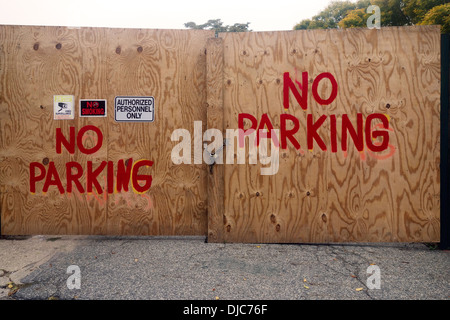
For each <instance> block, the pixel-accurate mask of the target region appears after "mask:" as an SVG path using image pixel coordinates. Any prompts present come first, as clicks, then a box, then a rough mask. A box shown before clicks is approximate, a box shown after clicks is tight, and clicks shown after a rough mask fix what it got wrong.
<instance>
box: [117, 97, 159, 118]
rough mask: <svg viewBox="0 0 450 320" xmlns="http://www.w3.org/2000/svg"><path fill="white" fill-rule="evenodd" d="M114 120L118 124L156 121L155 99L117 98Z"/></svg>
mask: <svg viewBox="0 0 450 320" xmlns="http://www.w3.org/2000/svg"><path fill="white" fill-rule="evenodd" d="M114 119H115V120H116V121H118V122H153V121H155V98H154V97H134V96H117V97H116V98H115V100H114Z"/></svg>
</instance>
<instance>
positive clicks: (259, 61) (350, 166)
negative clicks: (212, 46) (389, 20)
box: [220, 27, 440, 242]
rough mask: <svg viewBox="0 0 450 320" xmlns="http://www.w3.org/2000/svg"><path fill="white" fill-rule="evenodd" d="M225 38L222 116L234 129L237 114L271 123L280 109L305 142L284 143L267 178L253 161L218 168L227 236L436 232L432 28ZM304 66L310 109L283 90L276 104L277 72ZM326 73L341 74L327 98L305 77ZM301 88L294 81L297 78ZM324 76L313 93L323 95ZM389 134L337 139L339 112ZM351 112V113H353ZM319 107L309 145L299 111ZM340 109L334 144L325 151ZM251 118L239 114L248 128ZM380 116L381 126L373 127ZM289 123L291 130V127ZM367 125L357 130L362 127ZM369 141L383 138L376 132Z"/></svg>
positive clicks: (290, 238)
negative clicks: (359, 140) (385, 139)
mask: <svg viewBox="0 0 450 320" xmlns="http://www.w3.org/2000/svg"><path fill="white" fill-rule="evenodd" d="M220 36H221V37H223V39H224V119H225V127H226V128H234V129H236V128H238V115H239V114H240V113H248V114H251V115H253V116H254V117H255V118H257V119H258V121H260V119H261V117H262V115H263V114H265V113H267V115H268V118H269V119H270V120H271V122H272V124H273V126H274V128H275V129H280V121H281V120H280V114H282V113H287V114H290V115H293V116H294V117H295V118H297V119H298V121H299V124H300V128H299V130H298V132H297V133H296V134H295V137H296V139H297V140H298V142H299V143H300V146H301V148H300V149H296V148H294V147H293V146H292V145H289V143H288V145H289V147H288V148H287V149H280V158H279V160H280V166H279V170H278V172H277V173H276V174H275V175H272V176H263V175H261V174H260V168H261V166H262V165H261V164H260V163H259V162H258V164H248V158H247V160H246V161H247V162H246V164H245V165H242V164H241V165H237V164H235V165H230V164H227V165H226V166H225V178H224V179H225V191H224V192H225V194H224V201H225V222H224V230H225V234H224V237H225V240H226V241H245V242H348V241H377V242H378V241H438V240H439V213H440V209H439V184H440V181H439V166H438V164H439V126H440V123H439V110H440V105H439V103H440V102H439V99H440V98H439V97H440V92H439V79H440V69H439V65H440V56H439V55H440V45H439V39H440V34H439V30H438V28H436V27H403V28H382V29H381V30H376V29H372V30H369V29H346V30H314V31H292V32H264V33H242V34H221V35H220ZM304 71H307V72H308V80H309V92H308V107H307V109H306V110H303V109H302V108H301V107H300V105H299V104H298V103H297V101H296V99H295V98H294V97H293V95H292V93H291V94H290V108H289V109H287V110H286V109H284V108H283V74H284V73H285V72H289V74H290V77H291V78H292V79H294V81H295V80H298V81H299V82H300V83H301V82H302V76H301V74H302V72H304ZM323 72H329V73H331V74H332V75H333V76H334V78H335V79H336V81H337V85H338V94H337V97H336V99H335V100H334V101H333V102H332V103H331V104H328V105H320V104H318V103H317V102H316V101H315V99H314V98H313V94H312V84H313V83H314V79H315V78H316V77H317V76H318V75H319V74H321V73H323ZM297 88H298V87H297ZM331 90H332V85H331V82H329V81H328V80H327V81H321V82H319V86H318V95H319V96H320V97H323V99H326V97H329V96H330V94H331ZM374 113H376V114H381V115H383V116H384V117H387V119H389V129H383V128H382V127H380V125H381V123H380V121H378V120H374V121H373V122H372V123H370V126H372V127H373V129H372V130H380V131H387V132H389V146H388V147H387V148H386V149H385V150H383V151H382V152H374V151H371V150H370V149H369V148H368V146H367V142H366V140H365V138H363V139H364V146H363V149H362V150H361V151H359V150H357V149H356V147H355V145H354V143H353V140H352V139H351V137H350V136H348V137H347V141H348V146H349V147H348V150H346V151H344V150H343V149H342V146H341V140H342V133H341V128H342V121H343V120H342V118H343V116H344V115H346V116H347V117H348V119H349V121H350V122H351V123H352V124H353V126H355V128H356V124H357V117H358V116H361V117H362V119H363V125H364V124H365V122H364V121H365V119H366V118H367V117H368V116H369V115H371V114H374ZM358 114H359V115H358ZM308 115H311V117H312V119H314V120H313V121H316V120H317V119H319V118H320V117H321V116H326V120H325V121H324V123H323V125H321V126H320V128H319V129H318V130H317V133H318V135H319V136H320V137H321V138H322V140H323V142H324V144H325V146H327V150H325V151H324V150H322V149H321V148H320V147H319V145H318V144H317V142H316V141H314V142H313V146H312V148H308V147H307V139H306V137H307V130H306V128H307V117H308ZM332 116H334V117H336V128H337V130H336V132H337V145H338V148H337V152H334V151H332V150H330V149H331V147H330V145H331V135H330V134H331V130H333V129H332V123H331V117H332ZM249 125H250V121H248V120H246V128H248V127H249ZM377 125H378V126H377ZM288 129H289V128H288ZM365 134H366V133H365V132H364V135H365ZM369 141H372V143H374V144H380V143H382V139H381V138H376V139H374V140H369Z"/></svg>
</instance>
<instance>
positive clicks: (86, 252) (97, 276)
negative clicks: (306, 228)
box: [0, 236, 450, 300]
mask: <svg viewBox="0 0 450 320" xmlns="http://www.w3.org/2000/svg"><path fill="white" fill-rule="evenodd" d="M71 265H76V266H78V267H79V268H80V275H81V287H80V289H76V288H75V289H69V288H68V286H67V281H68V279H69V277H71V276H72V273H67V268H68V267H69V266H71ZM371 265H376V266H378V267H379V270H380V285H381V288H380V289H371V288H369V287H368V279H369V277H370V276H371V275H372V274H370V273H367V268H368V267H369V266H371ZM449 265H450V252H449V251H441V250H436V249H435V250H433V249H432V248H430V247H429V246H426V245H425V244H391V243H385V244H317V245H316V244H235V243H227V244H223V243H221V244H217V243H205V238H204V237H106V236H103V237H94V236H84V237H83V236H53V237H52V236H33V237H29V238H27V239H24V240H17V239H0V299H15V300H29V299H38V300H47V299H80V300H82V299H89V300H103V299H108V300H110V299H120V300H137V299H145V300H159V299H164V300H182V299H183V300H184V299H187V300H203V299H221V300H241V299H245V300H265V299H272V300H334V299H339V300H378V299H389V300H391V299H393V300H397V299H398V300H416V299H423V300H450V290H449V289H450V268H449ZM69 281H70V279H69ZM11 283H12V288H8V284H11ZM8 294H9V295H8Z"/></svg>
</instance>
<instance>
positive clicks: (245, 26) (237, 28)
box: [184, 19, 251, 35]
mask: <svg viewBox="0 0 450 320" xmlns="http://www.w3.org/2000/svg"><path fill="white" fill-rule="evenodd" d="M249 25H250V22H247V23H235V24H233V25H232V26H229V25H227V26H224V25H223V22H222V21H221V20H220V19H211V20H208V21H207V22H206V23H204V24H196V23H195V22H186V23H185V24H184V26H185V27H186V28H189V29H202V30H214V31H215V32H216V35H217V34H218V33H219V32H247V31H251V30H249Z"/></svg>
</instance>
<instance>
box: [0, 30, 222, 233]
mask: <svg viewBox="0 0 450 320" xmlns="http://www.w3.org/2000/svg"><path fill="white" fill-rule="evenodd" d="M213 36H214V33H213V32H210V31H203V30H199V31H184V30H142V29H104V28H80V29H71V28H65V27H28V26H1V27H0V114H1V118H0V130H1V134H0V187H1V189H0V192H1V233H2V234H36V233H38V234H133V235H179V234H183V235H203V234H205V233H206V230H207V197H206V194H207V191H206V179H207V176H206V170H205V169H204V168H205V165H175V164H173V163H172V161H171V158H170V152H171V149H172V145H171V142H170V135H171V133H172V131H173V130H174V129H176V128H186V129H191V128H192V127H193V122H194V120H203V122H204V123H205V126H206V58H205V48H206V41H207V39H208V38H210V37H213ZM53 95H74V96H75V99H76V110H78V105H77V103H78V100H79V99H106V100H107V103H108V104H107V106H108V112H107V115H108V116H107V117H104V118H81V117H79V116H78V114H77V113H76V115H75V119H74V120H53ZM125 95H128V96H154V98H155V105H156V106H155V121H154V122H152V123H119V122H116V121H114V98H115V97H116V96H125ZM86 125H93V126H96V127H97V128H99V129H100V131H101V132H102V134H103V143H102V146H101V148H100V149H99V150H98V151H97V152H95V153H93V154H88V155H87V154H84V153H82V152H80V150H79V148H76V150H75V153H74V154H70V153H69V152H68V151H67V150H66V149H65V148H63V150H62V153H61V154H58V153H57V152H56V140H55V139H56V138H55V135H56V129H57V128H60V129H61V131H62V133H63V134H64V136H65V137H66V138H67V139H69V135H70V127H74V128H75V132H76V133H78V132H79V130H81V129H82V128H83V127H84V126H86ZM97 139H98V136H97V134H96V133H95V132H94V131H92V130H89V131H87V132H86V133H85V134H84V135H83V137H82V143H83V145H84V146H85V147H86V148H92V147H93V146H94V145H96V143H97V142H98V141H97ZM128 159H133V162H135V161H136V160H140V159H148V160H151V161H153V166H152V167H151V168H150V169H148V168H146V170H147V172H144V171H142V172H141V174H144V173H147V174H151V175H152V185H151V188H150V189H149V190H148V191H147V192H145V193H142V194H139V193H136V192H134V191H133V190H132V188H131V184H130V187H129V190H128V192H124V191H123V190H122V192H114V193H108V192H102V193H100V192H99V191H97V190H96V189H94V190H93V192H90V193H89V192H87V191H86V190H84V191H85V192H83V193H81V192H79V191H78V189H77V188H76V187H75V185H74V184H73V185H74V186H73V191H72V192H67V185H66V184H67V183H66V181H67V180H66V168H65V166H66V164H67V163H68V162H71V161H73V162H77V163H79V164H80V165H81V168H82V169H83V170H84V172H83V175H82V177H81V178H80V183H81V185H82V186H86V171H87V170H88V168H87V163H88V161H92V167H93V168H98V167H99V165H100V164H101V162H102V161H108V162H112V163H113V164H114V170H113V172H114V173H116V172H117V166H118V162H119V161H120V160H124V161H126V160H128ZM32 162H39V163H42V164H44V166H45V168H46V169H47V170H48V168H49V166H50V163H54V166H55V168H56V169H57V172H58V174H59V175H60V176H61V182H62V184H63V188H64V193H63V194H61V193H60V192H59V190H58V188H56V187H55V185H51V186H50V188H49V189H48V192H43V191H42V190H43V184H44V181H43V180H42V181H38V182H37V183H36V192H35V193H34V194H32V193H31V192H30V181H29V179H30V167H29V166H30V163H32ZM143 169H144V168H143ZM143 169H141V170H143ZM107 170H108V169H106V168H105V169H104V170H103V171H102V172H101V173H100V175H99V176H98V178H97V180H98V182H99V183H100V185H101V186H102V189H105V190H106V183H107ZM36 171H37V174H39V171H38V170H36ZM113 180H116V178H113ZM113 182H117V181H113ZM85 189H86V188H85Z"/></svg>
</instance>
